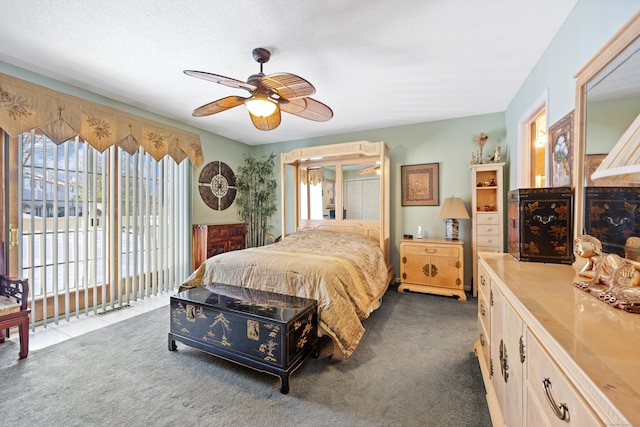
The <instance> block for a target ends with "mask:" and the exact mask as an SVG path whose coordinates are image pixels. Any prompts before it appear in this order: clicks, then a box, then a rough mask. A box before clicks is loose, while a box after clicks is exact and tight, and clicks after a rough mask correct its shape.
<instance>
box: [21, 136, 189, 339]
mask: <svg viewBox="0 0 640 427" xmlns="http://www.w3.org/2000/svg"><path fill="white" fill-rule="evenodd" d="M18 142H19V145H20V148H21V150H20V154H19V156H20V159H19V162H18V163H19V164H18V166H17V168H18V177H19V179H18V182H17V185H18V188H20V189H22V191H18V200H17V209H18V211H19V212H18V218H19V219H18V233H19V234H20V235H21V240H20V249H19V250H20V253H21V256H19V257H18V268H19V270H20V271H21V272H22V275H23V277H26V278H28V279H29V283H30V286H31V295H30V304H31V308H32V316H31V318H32V326H35V325H36V324H37V323H40V322H41V323H42V324H43V325H45V326H46V325H47V324H48V323H49V322H54V323H56V324H57V323H58V322H59V321H60V319H65V320H69V319H70V318H71V317H80V316H81V315H89V314H90V313H94V314H95V313H101V312H105V311H108V310H111V309H115V308H119V307H123V306H126V305H128V304H130V303H131V302H132V301H136V300H138V299H142V298H146V297H149V296H152V295H157V294H159V293H163V292H167V291H170V290H173V289H175V288H176V287H177V286H178V285H179V283H181V281H182V280H184V278H186V277H187V275H188V274H189V272H190V270H189V248H190V233H189V215H188V213H189V212H188V206H189V203H188V194H189V192H188V191H187V188H188V184H189V178H190V176H189V175H190V164H189V162H182V163H181V164H176V163H175V162H174V161H173V160H172V159H171V158H169V157H165V158H162V159H160V160H156V159H155V158H153V157H152V156H150V155H149V153H147V152H146V151H145V149H144V147H142V146H140V147H138V149H137V151H136V152H135V153H134V154H130V153H128V152H126V151H124V150H122V149H121V148H120V147H118V146H116V145H113V146H111V147H109V148H108V149H106V150H105V151H104V152H99V151H98V150H96V149H95V148H93V147H92V146H91V145H89V144H87V143H86V141H84V140H83V139H82V138H81V137H79V136H76V137H75V138H74V139H72V140H69V141H67V142H64V143H63V144H61V145H58V144H56V143H55V142H54V141H52V140H51V139H49V138H48V137H47V136H46V135H45V134H44V133H42V132H40V131H36V130H32V131H30V132H25V133H22V134H21V135H20V136H19V137H18Z"/></svg>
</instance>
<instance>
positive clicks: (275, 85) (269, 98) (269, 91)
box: [184, 47, 333, 130]
mask: <svg viewBox="0 0 640 427" xmlns="http://www.w3.org/2000/svg"><path fill="white" fill-rule="evenodd" d="M270 57H271V52H269V51H268V50H267V49H264V48H261V47H259V48H256V49H253V59H255V60H256V61H257V62H258V63H259V64H260V72H259V73H257V74H253V75H251V76H249V78H248V79H247V81H246V83H245V82H243V81H240V80H236V79H232V78H230V77H224V76H220V75H217V74H212V73H207V72H204V71H193V70H184V73H185V74H187V75H189V76H193V77H198V78H200V79H204V80H209V81H211V82H214V83H219V84H221V85H225V86H229V87H233V88H240V89H246V90H247V91H249V93H250V94H251V96H249V97H247V98H245V97H242V96H227V97H225V98H222V99H218V100H217V101H213V102H210V103H208V104H205V105H203V106H201V107H198V108H196V109H195V110H193V116H195V117H203V116H209V115H211V114H216V113H219V112H221V111H225V110H228V109H230V108H233V107H237V106H238V105H242V104H244V105H245V106H246V107H247V110H248V111H249V116H250V117H251V121H252V122H253V124H254V126H255V127H256V128H258V129H260V130H272V129H275V128H277V127H278V126H279V125H280V111H284V112H285V113H289V114H293V115H296V116H298V117H302V118H303V119H308V120H314V121H317V122H325V121H327V120H329V119H331V118H332V117H333V111H332V110H331V108H329V107H328V106H327V105H325V104H323V103H322V102H320V101H316V100H315V99H313V98H309V96H311V95H313V94H314V93H315V92H316V89H315V88H314V87H313V85H312V84H311V83H309V82H308V81H306V80H305V79H303V78H302V77H298V76H296V75H295V74H291V73H275V74H270V75H268V76H267V75H265V74H264V73H263V72H262V64H264V63H265V62H268V61H269V58H270Z"/></svg>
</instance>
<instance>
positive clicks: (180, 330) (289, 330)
mask: <svg viewBox="0 0 640 427" xmlns="http://www.w3.org/2000/svg"><path fill="white" fill-rule="evenodd" d="M170 310H171V327H170V332H169V350H172V351H174V350H176V348H177V347H176V344H175V341H176V340H177V341H180V342H182V343H184V344H187V345H189V346H192V347H195V348H198V349H200V350H204V351H206V352H208V353H212V354H214V355H217V356H220V357H223V358H225V359H228V360H232V361H234V362H237V363H240V364H242V365H244V366H248V367H250V368H254V369H257V370H260V371H264V372H268V373H271V374H274V375H278V376H279V377H280V380H281V387H280V391H281V392H282V393H288V391H289V376H290V375H291V372H293V371H294V370H295V369H296V368H297V367H298V366H300V365H301V364H302V362H304V360H305V359H306V358H307V357H308V356H309V355H311V354H312V353H314V354H315V355H317V348H318V333H317V332H318V331H317V328H318V327H317V324H318V321H317V315H318V314H317V313H318V308H317V303H316V301H315V300H311V299H307V298H299V297H296V296H291V295H282V294H276V293H273V292H266V291H260V290H256V289H249V288H243V287H239V286H230V285H224V284H219V283H214V284H210V285H206V286H201V287H197V288H193V289H188V290H186V291H183V292H179V293H178V294H176V295H175V296H172V297H171V302H170Z"/></svg>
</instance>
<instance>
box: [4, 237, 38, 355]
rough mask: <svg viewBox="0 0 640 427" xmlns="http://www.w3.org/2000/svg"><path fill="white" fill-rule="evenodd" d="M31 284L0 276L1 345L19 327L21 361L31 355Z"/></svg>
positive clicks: (24, 280)
mask: <svg viewBox="0 0 640 427" xmlns="http://www.w3.org/2000/svg"><path fill="white" fill-rule="evenodd" d="M0 273H4V242H2V244H0ZM28 302H29V282H28V280H27V279H18V278H16V277H9V276H7V275H5V274H0V343H3V342H4V340H5V338H9V330H10V328H13V327H16V326H17V327H18V333H19V334H20V359H24V358H25V357H27V354H28V353H29V313H30V312H31V309H30V308H28V307H27V304H28Z"/></svg>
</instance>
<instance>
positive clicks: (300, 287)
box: [180, 141, 393, 360]
mask: <svg viewBox="0 0 640 427" xmlns="http://www.w3.org/2000/svg"><path fill="white" fill-rule="evenodd" d="M389 156H390V152H389V149H388V147H387V146H386V144H385V143H384V142H368V141H357V142H348V143H343V144H332V145H328V146H315V147H305V148H300V149H296V150H293V151H291V152H288V153H283V154H281V190H282V198H281V200H282V206H281V213H282V218H281V219H282V240H281V241H280V242H277V243H274V244H271V245H267V246H262V247H259V248H249V249H244V250H240V251H234V252H227V253H223V254H219V255H216V256H214V257H212V258H209V259H208V260H206V261H205V262H204V263H203V264H202V265H201V266H200V267H198V269H197V270H196V271H194V272H193V273H192V274H191V276H190V277H189V278H188V279H187V280H186V281H185V282H184V283H183V284H182V286H181V288H180V289H181V290H183V289H187V288H191V287H194V286H203V285H206V284H208V283H213V282H219V283H226V284H230V285H233V286H242V287H248V288H253V289H260V290H266V291H270V292H277V293H283V294H288V295H296V296H300V297H305V298H312V299H315V300H317V301H318V319H319V320H318V322H319V325H318V326H319V328H318V331H319V332H318V333H319V334H320V335H325V336H328V337H330V338H331V342H332V343H333V348H332V351H331V356H332V358H333V359H334V360H344V359H345V358H347V357H349V356H350V355H351V354H352V353H353V351H354V350H355V348H356V347H357V345H358V343H359V342H360V340H361V338H362V336H363V334H364V326H363V324H362V321H363V320H364V319H366V318H367V317H369V315H370V314H371V313H372V312H373V311H374V310H375V309H376V308H378V307H379V305H380V303H381V298H382V296H383V295H384V293H385V291H386V290H387V288H388V285H389V283H390V282H391V280H392V279H393V269H392V267H391V263H390V256H389V251H390V237H389V233H390V224H389V211H390V204H389V168H390V162H389ZM312 180H313V181H315V182H314V185H317V184H318V183H320V185H321V186H322V191H321V192H319V193H316V197H318V196H319V197H321V198H322V200H319V201H318V203H316V206H321V208H320V211H319V212H315V213H313V212H312V209H311V208H310V206H311V204H312V203H311V200H310V199H311V193H310V188H311V184H310V183H311V181H312ZM376 180H377V182H376ZM365 181H366V182H367V184H372V183H373V184H374V187H367V188H368V189H367V190H365V191H359V192H353V193H351V192H349V190H348V189H349V188H350V187H351V186H352V185H353V184H363V183H364V182H365ZM371 188H374V190H371ZM328 189H330V190H331V192H329V191H327V190H328ZM355 194H357V195H358V197H363V196H362V194H364V195H365V196H366V197H368V198H369V199H368V200H367V201H366V202H365V203H362V202H361V201H357V203H356V202H354V200H353V199H354V197H355V196H354V195H355ZM363 205H366V206H369V209H368V210H364V209H360V208H358V206H363ZM372 205H373V206H372ZM354 206H355V207H354ZM371 206H372V207H371ZM358 209H359V211H358V212H356V211H357V210H358ZM335 212H343V215H335ZM314 215H315V216H314Z"/></svg>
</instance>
